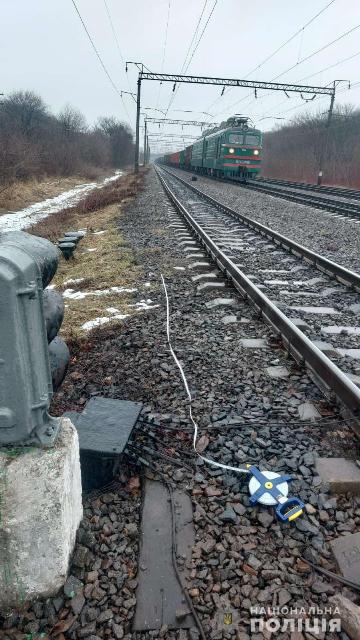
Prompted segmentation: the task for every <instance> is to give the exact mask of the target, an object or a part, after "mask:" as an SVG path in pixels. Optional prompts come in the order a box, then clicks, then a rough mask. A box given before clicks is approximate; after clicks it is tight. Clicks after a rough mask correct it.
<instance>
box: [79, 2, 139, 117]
mask: <svg viewBox="0 0 360 640" xmlns="http://www.w3.org/2000/svg"><path fill="white" fill-rule="evenodd" d="M71 2H72V4H73V6H74V8H75V11H76V13H77V15H78V16H79V18H80V21H81V24H82V26H83V28H84V30H85V33H86V35H87V37H88V38H89V40H90V43H91V46H92V48H93V49H94V51H95V53H96V56H97V58H98V60H99V62H100V64H101V66H102V68H103V70H104V72H105V74H106V76H107V78H108V80H109V82H110V84H111V86H112V87H113V89H114V90H115V91H116V93H117V94H118V96H119V97H120V99H121V101H122V104H123V106H124V108H125V112H126V107H125V105H124V101H123V99H122V95H121V91H120V89H119V88H118V87H117V86H116V84H115V82H114V81H113V79H112V77H111V75H110V73H109V72H108V70H107V68H106V66H105V64H104V62H103V60H102V58H101V56H100V53H99V51H98V50H97V47H96V45H95V42H94V40H93V39H92V37H91V35H90V33H89V31H88V28H87V26H86V24H85V22H84V20H83V17H82V15H81V13H80V11H79V9H78V7H77V5H76V2H75V0H71ZM127 115H128V114H127ZM128 119H129V120H130V118H129V115H128ZM129 124H130V122H129Z"/></svg>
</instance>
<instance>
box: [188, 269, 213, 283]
mask: <svg viewBox="0 0 360 640" xmlns="http://www.w3.org/2000/svg"><path fill="white" fill-rule="evenodd" d="M217 277H218V274H217V273H216V271H214V272H213V273H199V274H198V275H197V276H191V280H192V281H193V282H200V281H201V280H211V279H212V278H217Z"/></svg>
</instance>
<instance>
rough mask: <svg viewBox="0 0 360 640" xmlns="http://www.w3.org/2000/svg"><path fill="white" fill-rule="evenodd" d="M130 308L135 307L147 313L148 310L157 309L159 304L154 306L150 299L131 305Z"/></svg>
mask: <svg viewBox="0 0 360 640" xmlns="http://www.w3.org/2000/svg"><path fill="white" fill-rule="evenodd" d="M129 306H130V307H135V308H136V309H139V310H142V311H147V309H156V307H158V306H159V305H158V304H152V300H150V299H149V298H148V299H147V300H140V302H136V303H135V304H130V305H129Z"/></svg>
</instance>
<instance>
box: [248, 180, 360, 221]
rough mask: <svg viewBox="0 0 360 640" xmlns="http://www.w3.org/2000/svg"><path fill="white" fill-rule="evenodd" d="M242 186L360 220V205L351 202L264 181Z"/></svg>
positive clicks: (250, 182)
mask: <svg viewBox="0 0 360 640" xmlns="http://www.w3.org/2000/svg"><path fill="white" fill-rule="evenodd" d="M239 184H240V186H241V187H243V188H245V189H252V190H254V191H260V192H262V193H266V194H268V195H271V196H275V197H278V198H283V199H285V200H290V201H291V202H296V203H298V204H305V205H306V206H310V207H311V206H312V207H315V208H316V209H326V210H328V211H332V212H333V213H340V214H342V215H345V216H348V217H352V218H360V205H358V204H353V203H350V202H340V201H339V200H331V199H330V198H321V197H318V196H315V195H312V194H311V193H299V192H298V191H291V189H288V188H286V189H282V188H281V186H279V187H278V186H277V185H271V184H270V183H267V184H266V183H265V182H263V181H261V182H259V183H258V182H257V180H249V181H247V182H244V183H241V182H239Z"/></svg>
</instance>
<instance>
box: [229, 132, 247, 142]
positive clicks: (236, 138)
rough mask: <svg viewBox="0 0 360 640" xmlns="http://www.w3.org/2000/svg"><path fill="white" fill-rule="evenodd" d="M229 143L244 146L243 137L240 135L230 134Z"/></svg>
mask: <svg viewBox="0 0 360 640" xmlns="http://www.w3.org/2000/svg"><path fill="white" fill-rule="evenodd" d="M229 142H230V143H231V144H244V136H243V134H242V133H230V134H229Z"/></svg>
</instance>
